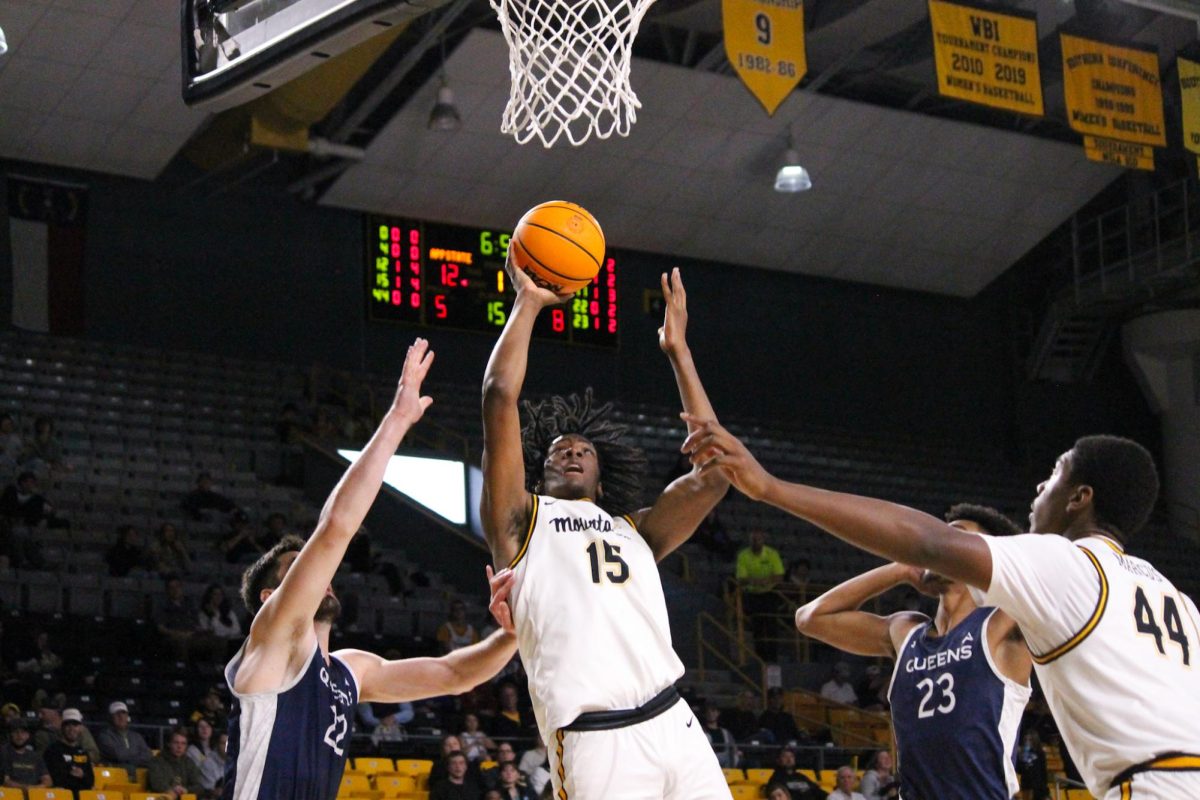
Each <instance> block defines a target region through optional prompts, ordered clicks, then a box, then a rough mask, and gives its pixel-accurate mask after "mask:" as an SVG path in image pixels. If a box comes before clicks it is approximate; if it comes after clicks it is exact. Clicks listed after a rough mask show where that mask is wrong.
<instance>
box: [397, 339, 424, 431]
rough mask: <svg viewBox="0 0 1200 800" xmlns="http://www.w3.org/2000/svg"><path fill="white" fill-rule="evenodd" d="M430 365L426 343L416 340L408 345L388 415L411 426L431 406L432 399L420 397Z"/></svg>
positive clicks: (422, 340)
mask: <svg viewBox="0 0 1200 800" xmlns="http://www.w3.org/2000/svg"><path fill="white" fill-rule="evenodd" d="M432 364H433V351H432V350H430V349H429V342H428V341H426V340H425V339H420V338H418V339H417V340H416V341H415V342H413V343H412V344H411V345H409V347H408V355H406V356H405V357H404V368H403V369H402V370H401V372H400V385H399V386H398V387H397V388H396V397H395V399H394V400H392V408H391V410H390V411H389V412H388V413H389V414H393V415H396V416H399V417H402V418H404V419H406V420H408V422H409V424H412V423H414V422H416V421H417V420H419V419H420V418H421V416H422V415H423V414H424V413H425V409H427V408H429V407H430V406H431V405H433V398H432V397H429V396H427V395H426V396H422V395H421V382H422V381H424V380H425V376H426V375H428V374H429V367H430V366H431V365H432Z"/></svg>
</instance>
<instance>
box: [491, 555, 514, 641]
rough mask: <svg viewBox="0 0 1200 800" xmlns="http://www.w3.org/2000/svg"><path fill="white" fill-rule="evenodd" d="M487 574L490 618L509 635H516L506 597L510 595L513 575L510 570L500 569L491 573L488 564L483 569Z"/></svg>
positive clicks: (510, 608)
mask: <svg viewBox="0 0 1200 800" xmlns="http://www.w3.org/2000/svg"><path fill="white" fill-rule="evenodd" d="M484 571H485V572H487V579H488V587H489V588H490V589H491V591H492V599H491V601H490V602H489V603H488V611H490V612H492V617H493V618H495V620H496V624H497V625H499V626H500V627H501V628H503V629H504V630H506V631H508V632H509V633H516V632H517V628H516V626H515V625H514V624H513V618H512V607H511V606H509V604H508V596H509V594H511V593H512V586H513V580H514V577H513V573H512V570H510V569H502V570H500V571H499V572H492V567H491V565H490V564H489V565H488V566H486V567H484Z"/></svg>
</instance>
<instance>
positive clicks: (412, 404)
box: [247, 339, 433, 650]
mask: <svg viewBox="0 0 1200 800" xmlns="http://www.w3.org/2000/svg"><path fill="white" fill-rule="evenodd" d="M432 363H433V353H432V352H430V350H429V343H428V342H427V341H425V340H424V339H417V340H416V342H414V343H413V344H412V346H410V347H409V348H408V355H407V357H406V358H405V359H404V371H403V373H402V375H401V377H400V385H399V387H398V388H397V390H396V397H395V399H394V400H393V401H392V406H391V408H390V409H388V412H387V414H385V415H384V418H383V421H382V422H381V423H380V424H379V428H378V429H377V430H376V431H375V434H374V435H373V436H372V437H371V441H370V442H368V443H367V446H366V448H365V449H364V450H363V452H362V455H360V456H359V458H358V460H357V461H355V462H354V463H353V464H351V465H350V468H349V469H347V470H346V473H345V474H344V475H343V476H342V479H341V480H340V481H338V485H337V486H335V487H334V489H333V492H332V493H330V495H329V499H328V500H326V501H325V507H324V508H323V509H321V516H320V519H319V520H318V522H317V527H316V530H315V531H313V534H312V536H310V537H309V539H308V541H307V542H306V543H305V545H304V549H302V550H301V551H300V555H298V556H297V557H296V560H295V562H293V564H292V566H291V568H290V569H289V570H288V572H287V575H286V576H285V577H284V579H283V583H282V584H280V586H279V588H278V589H277V590H276V591H274V592H273V593H272V594H271V596H270V597H269V598H268V599H267V602H266V603H264V604H263V607H262V609H261V610H260V611H259V612H258V614H257V615H255V617H254V623H253V624H252V625H251V626H250V644H249V647H248V648H247V649H248V650H253V649H255V648H257V647H258V646H260V645H263V644H272V643H278V642H285V641H287V642H290V641H291V640H292V639H294V638H295V632H296V630H298V629H311V628H312V619H313V615H314V614H316V612H317V607H318V606H319V605H320V604H321V599H322V598H323V597H324V596H325V591H326V589H327V588H328V587H329V584H330V582H331V581H332V580H333V576H334V573H336V572H337V568H338V566H339V565H340V564H341V563H342V557H343V556H344V555H345V554H346V547H347V546H348V545H349V544H350V540H351V539H352V538H354V534H355V532H356V531H358V529H359V527H360V526H361V525H362V521H363V518H364V517H366V515H367V511H368V510H370V508H371V504H372V503H373V502H375V496H376V495H377V494H379V487H380V485H382V483H383V474H384V471H385V470H386V469H387V465H388V461H389V460H390V459H391V457H392V455H394V454H395V452H396V448H397V447H398V446H399V445H400V441H401V440H402V439H403V438H404V435H405V434H406V433H408V429H409V428H411V427H412V426H413V424H414V423H415V422H416V421H417V420H419V419H420V418H421V415H422V414H424V413H425V409H427V408H429V406H430V405H431V404H432V403H433V399H432V398H430V397H422V396H421V382H422V381H423V380H425V376H426V374H428V372H429V367H430V365H431V364H432Z"/></svg>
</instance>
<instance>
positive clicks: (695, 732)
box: [481, 261, 729, 800]
mask: <svg viewBox="0 0 1200 800" xmlns="http://www.w3.org/2000/svg"><path fill="white" fill-rule="evenodd" d="M509 274H510V276H511V278H512V281H513V285H514V286H515V287H516V289H517V299H516V302H515V304H514V305H513V309H512V312H511V314H510V315H509V318H508V322H507V324H506V325H505V328H504V331H503V333H502V334H501V335H500V339H499V341H498V342H497V343H496V347H495V349H494V350H493V351H492V357H491V360H490V361H489V362H488V366H487V372H486V374H485V376H484V382H483V422H484V444H485V450H484V457H483V473H484V490H483V499H482V504H481V506H482V507H481V511H482V517H483V521H484V522H483V524H484V531H485V533H486V534H487V539H488V544H489V545H490V546H491V548H492V555H493V558H494V559H495V563H496V564H507V565H509V567H511V569H512V571H513V574H514V576H515V581H514V584H513V590H512V601H511V605H512V612H513V619H514V620H515V622H516V628H517V637H518V640H519V641H520V648H521V659H522V661H523V662H524V664H525V668H526V671H527V672H528V674H529V691H530V695H531V696H532V698H533V707H534V713H535V715H536V716H537V721H538V727H539V728H540V729H541V733H542V736H543V738H544V739H545V741H546V742H547V743H549V745H550V747H549V750H550V759H551V769H550V773H551V778H552V780H553V783H554V790H555V795H556V797H558V798H560V800H625V799H626V798H630V799H632V798H646V797H656V798H657V797H662V798H678V800H709V799H710V798H712V799H713V800H715V798H721V800H728V798H729V789H728V787H727V786H726V782H725V778H724V776H723V774H722V773H721V770H720V768H719V767H718V765H717V760H716V756H715V755H714V753H713V750H712V747H711V746H710V745H709V743H708V739H707V738H706V737H705V735H704V733H703V732H702V730H701V725H700V724H699V723H698V722H697V721H696V719H695V718H694V717H693V715H692V713H691V710H690V709H689V708H688V706H687V704H686V703H685V702H684V701H683V700H682V699H680V697H679V694H678V692H677V691H676V690H675V685H674V684H675V681H676V680H678V679H679V677H680V676H681V675H683V664H682V663H681V662H680V661H679V658H678V656H676V655H675V652H674V650H672V649H671V633H670V628H669V624H668V620H667V608H666V601H665V599H664V597H663V590H662V583H661V582H660V579H659V575H658V567H657V564H656V562H657V561H660V560H662V559H663V558H664V557H665V556H666V555H667V554H669V553H670V552H672V551H673V550H674V549H675V548H676V547H678V546H679V545H680V544H682V543H683V542H684V541H686V540H687V538H688V537H689V536H691V534H692V533H693V532H694V531H695V529H696V527H697V526H698V525H699V524H700V522H701V521H702V520H703V519H704V517H705V516H706V515H707V514H708V513H709V512H710V511H711V510H712V508H713V506H715V505H716V503H717V502H718V501H719V500H720V499H721V498H722V497H723V496H724V494H725V492H726V490H727V489H728V482H727V481H726V480H725V478H724V476H722V475H721V474H719V473H717V472H712V471H710V472H709V474H707V475H701V474H700V473H699V471H698V470H695V469H694V470H692V472H690V473H689V474H687V475H684V476H682V477H680V478H678V479H677V480H675V481H674V482H673V483H671V484H670V485H669V486H668V487H667V488H666V489H665V490H664V491H663V492H662V494H660V495H659V497H658V498H657V499H656V500H655V501H654V504H653V505H652V506H650V507H649V508H639V506H638V504H637V494H638V490H639V489H640V487H641V486H642V476H641V474H640V473H641V467H643V466H644V459H643V458H641V456H640V453H639V452H638V451H637V450H635V449H634V448H632V447H629V446H628V445H625V444H623V443H622V442H621V440H620V436H621V434H622V433H623V430H624V429H623V428H622V427H620V426H617V425H614V424H613V423H612V422H610V421H609V420H608V419H607V415H608V411H609V408H608V406H602V407H599V408H596V407H594V406H593V403H592V397H591V393H590V392H588V393H587V394H586V395H585V396H584V397H583V398H579V397H572V398H570V399H562V398H555V399H554V400H552V401H550V402H548V403H541V404H538V405H535V406H527V409H528V411H529V414H530V421H529V424H528V425H527V426H526V427H525V429H524V431H522V429H521V422H520V415H519V412H518V400H519V397H520V393H521V387H522V385H523V384H524V381H525V371H526V363H527V360H528V350H529V341H530V336H531V334H532V331H533V324H534V320H535V319H536V318H537V315H538V313H539V312H540V311H541V310H542V309H543V308H545V307H546V306H549V305H553V304H555V303H559V302H562V301H563V300H564V299H565V298H563V297H559V296H556V295H554V294H553V293H552V292H550V291H549V290H548V289H543V288H540V287H538V286H536V285H535V284H534V283H533V282H532V281H531V280H530V279H529V278H528V277H527V276H526V275H525V274H523V273H522V272H521V271H519V270H516V269H513V267H512V264H511V261H510V264H509ZM662 288H663V295H664V297H665V299H666V301H667V302H666V306H667V307H666V316H665V320H664V322H663V327H662V328H661V329H660V331H659V344H660V346H661V347H662V349H663V351H664V352H665V353H666V354H667V356H668V358H669V359H670V361H671V366H672V368H673V369H674V372H675V378H676V382H677V384H678V386H679V391H680V396H681V398H682V401H683V407H684V409H686V410H688V411H691V412H692V413H695V414H701V415H711V414H712V408H711V406H710V404H709V401H708V397H707V396H706V394H705V392H704V389H703V387H702V386H701V383H700V378H699V376H698V375H697V373H696V369H695V366H694V364H693V362H692V358H691V354H690V352H689V350H688V347H687V343H686V340H685V328H686V325H687V299H686V295H685V293H684V288H683V282H682V280H680V277H679V271H678V270H675V271H673V272H672V274H671V276H670V278H669V279H668V276H666V275H663V276H662Z"/></svg>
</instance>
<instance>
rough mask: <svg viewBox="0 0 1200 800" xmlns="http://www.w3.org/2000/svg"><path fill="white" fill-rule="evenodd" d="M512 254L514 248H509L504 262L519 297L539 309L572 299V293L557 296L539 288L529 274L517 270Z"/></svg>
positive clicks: (541, 287) (543, 288)
mask: <svg viewBox="0 0 1200 800" xmlns="http://www.w3.org/2000/svg"><path fill="white" fill-rule="evenodd" d="M512 252H513V251H512V247H509V249H508V258H507V259H505V261H504V271H505V272H507V273H508V279H509V280H510V281H512V285H513V288H514V289H516V290H517V296H518V297H526V298H529V299H530V300H532V301H533V302H534V303H536V304H537V306H538V307H539V308H545V307H546V306H554V305H558V304H559V303H565V302H566V301H568V300H570V299H571V296H572V293H571V292H568V293H567V294H555V293H554V292H552V291H550V290H549V289H547V288H546V287H544V286H539V285H538V284H537V283H536V282H535V281H534V279H533V277H532V276H530V275H529V273H527V272H525V271H524V270H522V269H518V268H517V265H516V263H514V262H513V257H512Z"/></svg>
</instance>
